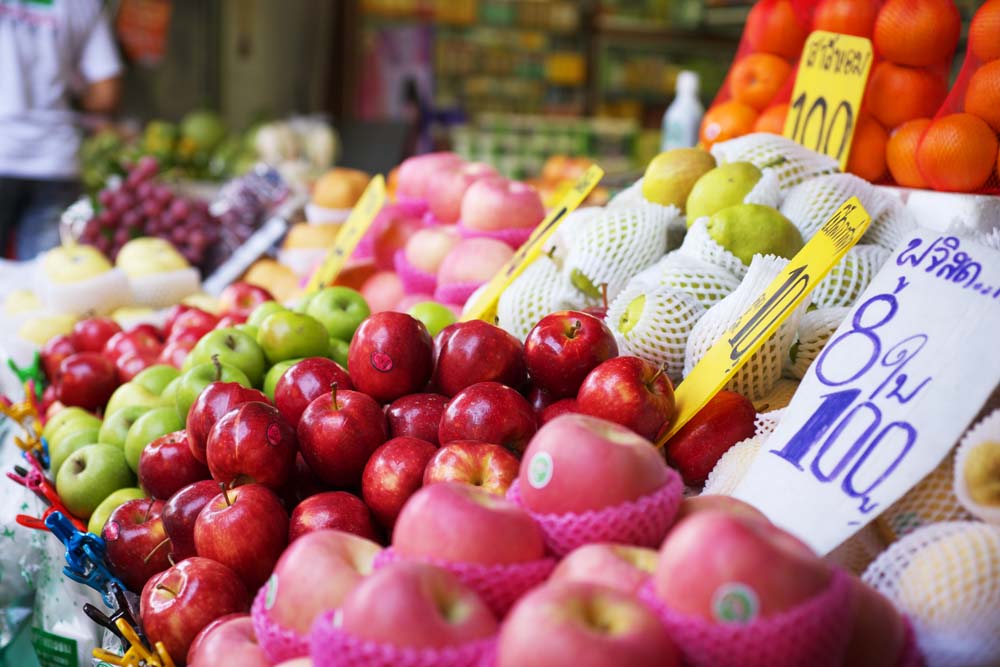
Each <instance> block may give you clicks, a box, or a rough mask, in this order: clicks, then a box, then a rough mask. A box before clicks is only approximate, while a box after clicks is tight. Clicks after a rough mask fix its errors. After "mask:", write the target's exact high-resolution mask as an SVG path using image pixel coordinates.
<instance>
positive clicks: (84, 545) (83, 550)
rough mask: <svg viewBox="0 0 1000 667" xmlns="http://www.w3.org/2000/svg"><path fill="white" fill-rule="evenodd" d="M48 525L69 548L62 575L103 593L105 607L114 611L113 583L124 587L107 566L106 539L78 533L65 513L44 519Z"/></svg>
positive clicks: (54, 513) (54, 514)
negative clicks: (105, 556) (105, 558)
mask: <svg viewBox="0 0 1000 667" xmlns="http://www.w3.org/2000/svg"><path fill="white" fill-rule="evenodd" d="M45 525H46V526H47V527H48V529H49V530H50V531H52V534H53V535H55V536H56V538H58V540H59V541H60V542H62V543H63V544H64V545H65V546H66V563H67V565H66V566H65V567H63V574H65V575H66V576H67V577H69V578H70V579H72V580H73V581H75V582H77V583H81V584H83V585H84V586H90V587H91V588H93V589H94V590H95V591H97V592H98V593H100V594H101V597H102V598H103V599H104V604H106V605H107V606H108V607H110V608H112V609H114V608H115V606H116V600H115V596H114V590H113V587H112V586H111V584H118V585H119V586H121V587H122V588H123V589H125V585H124V584H123V583H122V582H121V581H119V580H118V578H117V577H115V575H113V574H111V571H110V570H108V566H107V565H106V564H105V560H104V555H105V546H104V540H102V539H101V538H100V537H98V536H97V535H94V534H93V533H87V532H83V531H80V530H77V529H76V527H75V526H74V525H73V523H72V522H71V521H70V520H69V519H68V518H66V516H64V515H63V513H62V512H53V513H52V514H50V515H49V516H47V517H46V518H45Z"/></svg>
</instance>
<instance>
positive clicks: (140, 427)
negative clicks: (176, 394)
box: [125, 405, 184, 472]
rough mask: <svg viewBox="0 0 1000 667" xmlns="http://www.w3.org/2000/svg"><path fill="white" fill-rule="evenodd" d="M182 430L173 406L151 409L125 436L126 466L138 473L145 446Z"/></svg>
mask: <svg viewBox="0 0 1000 667" xmlns="http://www.w3.org/2000/svg"><path fill="white" fill-rule="evenodd" d="M182 428H184V420H183V419H181V416H180V415H179V414H177V410H176V409H174V407H173V406H170V405H168V406H165V407H162V408H153V409H152V410H150V411H149V412H147V413H145V414H144V415H142V416H140V417H139V418H138V419H136V420H135V422H134V423H133V424H132V427H131V428H130V429H129V430H128V435H126V436H125V460H126V461H127V462H128V466H129V467H130V468H131V469H132V470H133V471H136V472H138V470H139V457H140V456H141V455H142V450H143V449H145V448H146V445H148V444H149V443H151V442H152V441H154V440H156V439H157V438H159V437H160V436H161V435H166V434H167V433H173V432H174V431H179V430H181V429H182Z"/></svg>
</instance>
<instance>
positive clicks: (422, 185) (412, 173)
mask: <svg viewBox="0 0 1000 667" xmlns="http://www.w3.org/2000/svg"><path fill="white" fill-rule="evenodd" d="M461 164H462V158H460V157H459V156H457V155H455V154H454V153H448V152H444V151H442V152H438V153H425V154H423V155H415V156H413V157H411V158H407V159H405V160H403V163H402V164H401V165H399V171H398V172H397V174H396V196H397V197H403V198H409V199H424V198H426V196H427V186H428V184H429V182H430V180H431V178H432V177H433V176H434V174H435V173H437V172H438V171H443V170H448V169H455V168H457V167H458V166H459V165H461Z"/></svg>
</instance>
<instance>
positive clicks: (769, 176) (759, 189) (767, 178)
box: [743, 168, 784, 208]
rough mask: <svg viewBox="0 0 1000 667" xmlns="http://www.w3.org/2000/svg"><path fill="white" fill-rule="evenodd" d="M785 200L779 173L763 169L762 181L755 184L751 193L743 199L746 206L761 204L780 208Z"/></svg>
mask: <svg viewBox="0 0 1000 667" xmlns="http://www.w3.org/2000/svg"><path fill="white" fill-rule="evenodd" d="M783 199H784V193H783V192H782V191H781V182H780V181H779V180H778V173H777V172H776V171H775V170H774V169H770V168H768V169H761V173H760V180H759V181H757V182H756V183H754V186H753V187H752V188H751V189H750V192H748V193H747V195H746V196H745V197H744V198H743V203H744V204H760V205H761V206H770V207H771V208H778V207H779V206H781V202H782V200H783Z"/></svg>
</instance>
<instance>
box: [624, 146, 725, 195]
mask: <svg viewBox="0 0 1000 667" xmlns="http://www.w3.org/2000/svg"><path fill="white" fill-rule="evenodd" d="M714 168H715V158H714V157H712V154H711V153H709V152H708V151H703V150H701V149H700V148H675V149H673V150H669V151H665V152H663V153H660V154H659V155H657V156H656V157H655V158H653V159H652V161H650V163H649V166H647V167H646V173H645V175H644V176H643V179H642V196H643V197H645V198H646V199H647V200H649V201H651V202H653V203H654V204H660V205H661V206H671V205H673V206H676V207H677V208H680V209H683V208H684V202H686V201H687V198H688V194H690V193H691V188H693V187H694V184H695V182H697V180H698V179H699V178H701V177H702V176H703V175H704V174H705V173H706V172H708V171H709V170H711V169H714Z"/></svg>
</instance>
